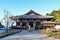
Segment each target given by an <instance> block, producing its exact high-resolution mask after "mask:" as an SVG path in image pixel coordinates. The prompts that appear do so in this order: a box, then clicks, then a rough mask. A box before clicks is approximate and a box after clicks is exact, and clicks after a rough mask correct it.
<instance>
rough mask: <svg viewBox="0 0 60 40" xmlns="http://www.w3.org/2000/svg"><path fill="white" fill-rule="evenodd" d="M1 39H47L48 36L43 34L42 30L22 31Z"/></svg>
mask: <svg viewBox="0 0 60 40" xmlns="http://www.w3.org/2000/svg"><path fill="white" fill-rule="evenodd" d="M0 40H47V37H46V36H44V35H42V34H41V33H40V32H37V31H32V32H29V31H26V30H24V31H22V32H19V33H16V34H13V35H10V36H7V37H4V38H1V39H0Z"/></svg>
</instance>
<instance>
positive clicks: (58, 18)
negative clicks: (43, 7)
mask: <svg viewBox="0 0 60 40" xmlns="http://www.w3.org/2000/svg"><path fill="white" fill-rule="evenodd" d="M46 15H47V14H46ZM48 15H50V16H54V19H53V20H52V21H55V22H60V10H53V11H52V12H51V13H50V14H49V13H48Z"/></svg>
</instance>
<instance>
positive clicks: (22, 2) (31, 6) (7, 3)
mask: <svg viewBox="0 0 60 40" xmlns="http://www.w3.org/2000/svg"><path fill="white" fill-rule="evenodd" d="M58 9H60V0H0V20H1V19H2V18H3V17H4V10H7V11H9V12H10V13H11V15H14V16H16V15H23V14H25V13H27V12H29V11H30V10H33V11H35V12H37V13H39V14H42V15H45V14H46V13H50V12H52V11H53V10H58Z"/></svg>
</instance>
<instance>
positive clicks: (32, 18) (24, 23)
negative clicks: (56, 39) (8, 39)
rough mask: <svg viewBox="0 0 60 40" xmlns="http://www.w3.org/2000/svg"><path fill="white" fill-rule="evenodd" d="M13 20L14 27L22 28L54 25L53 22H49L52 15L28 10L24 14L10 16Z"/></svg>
mask: <svg viewBox="0 0 60 40" xmlns="http://www.w3.org/2000/svg"><path fill="white" fill-rule="evenodd" d="M11 18H12V19H13V20H16V27H18V28H22V29H30V30H31V29H32V30H36V29H42V28H45V29H46V28H50V27H52V28H53V27H54V26H55V22H51V20H52V19H53V18H54V17H53V16H43V15H41V14H38V13H36V12H34V11H33V10H30V11H29V12H27V13H26V14H24V15H19V16H13V17H11Z"/></svg>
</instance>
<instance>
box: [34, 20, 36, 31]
mask: <svg viewBox="0 0 60 40" xmlns="http://www.w3.org/2000/svg"><path fill="white" fill-rule="evenodd" d="M35 27H36V22H35V21H33V30H35Z"/></svg>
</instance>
